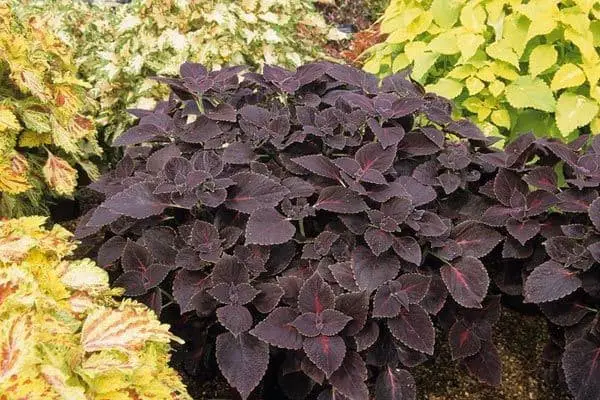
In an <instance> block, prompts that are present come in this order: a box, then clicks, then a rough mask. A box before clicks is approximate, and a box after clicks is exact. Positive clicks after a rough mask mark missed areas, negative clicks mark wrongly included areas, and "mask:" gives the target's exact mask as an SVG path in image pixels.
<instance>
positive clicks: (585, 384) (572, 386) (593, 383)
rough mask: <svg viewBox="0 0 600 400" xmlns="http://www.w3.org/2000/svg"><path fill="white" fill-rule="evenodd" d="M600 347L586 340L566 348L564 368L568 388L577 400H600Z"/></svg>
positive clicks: (570, 344) (582, 339) (572, 343)
mask: <svg viewBox="0 0 600 400" xmlns="http://www.w3.org/2000/svg"><path fill="white" fill-rule="evenodd" d="M599 356H600V345H598V344H597V343H596V342H593V341H591V340H588V339H586V338H581V339H576V340H574V341H573V342H571V343H569V344H568V345H567V346H566V347H565V352H564V354H563V356H562V367H563V370H564V372H565V378H566V381H567V386H568V387H569V390H570V391H571V394H572V395H573V396H574V399H575V400H592V399H597V398H600V363H598V357H599Z"/></svg>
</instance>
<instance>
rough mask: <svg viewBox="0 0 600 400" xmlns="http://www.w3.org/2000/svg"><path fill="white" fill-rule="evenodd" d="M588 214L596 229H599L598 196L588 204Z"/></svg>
mask: <svg viewBox="0 0 600 400" xmlns="http://www.w3.org/2000/svg"><path fill="white" fill-rule="evenodd" d="M588 215H589V217H590V221H592V224H594V227H595V228H596V230H598V231H600V198H598V199H596V200H594V201H593V202H592V204H590V208H589V209H588Z"/></svg>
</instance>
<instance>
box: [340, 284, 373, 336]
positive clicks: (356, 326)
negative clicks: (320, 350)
mask: <svg viewBox="0 0 600 400" xmlns="http://www.w3.org/2000/svg"><path fill="white" fill-rule="evenodd" d="M335 309H336V310H339V311H341V312H342V313H344V314H345V315H348V316H349V317H351V318H352V320H351V321H350V322H348V324H347V325H346V327H345V328H344V335H346V336H354V335H356V334H357V333H358V332H359V331H360V330H361V329H362V328H363V327H364V326H365V323H366V321H367V317H368V314H369V296H368V295H367V293H366V292H358V293H343V294H341V295H339V296H337V297H336V298H335Z"/></svg>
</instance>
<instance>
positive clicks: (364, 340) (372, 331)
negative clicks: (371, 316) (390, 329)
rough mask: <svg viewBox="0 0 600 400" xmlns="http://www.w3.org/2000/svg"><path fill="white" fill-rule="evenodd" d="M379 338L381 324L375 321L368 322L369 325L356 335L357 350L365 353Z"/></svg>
mask: <svg viewBox="0 0 600 400" xmlns="http://www.w3.org/2000/svg"><path fill="white" fill-rule="evenodd" d="M378 337H379V324H377V322H375V321H368V322H367V324H366V325H365V326H364V327H363V328H362V329H361V330H360V332H358V333H357V334H356V335H354V342H355V343H356V350H357V351H363V350H366V349H368V348H369V347H371V346H373V344H374V343H375V342H376V341H377V338H378Z"/></svg>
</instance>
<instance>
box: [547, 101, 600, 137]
mask: <svg viewBox="0 0 600 400" xmlns="http://www.w3.org/2000/svg"><path fill="white" fill-rule="evenodd" d="M596 114H598V103H596V102H595V101H594V100H591V99H588V98H587V97H585V96H581V95H577V94H574V93H569V92H565V93H563V94H561V95H560V97H559V98H558V102H557V103H556V125H557V126H558V129H559V130H560V132H561V133H562V134H563V135H566V134H568V133H569V132H571V131H573V130H575V129H577V128H579V127H581V126H585V125H587V124H589V123H590V122H591V121H592V120H593V119H594V117H595V116H596Z"/></svg>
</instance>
